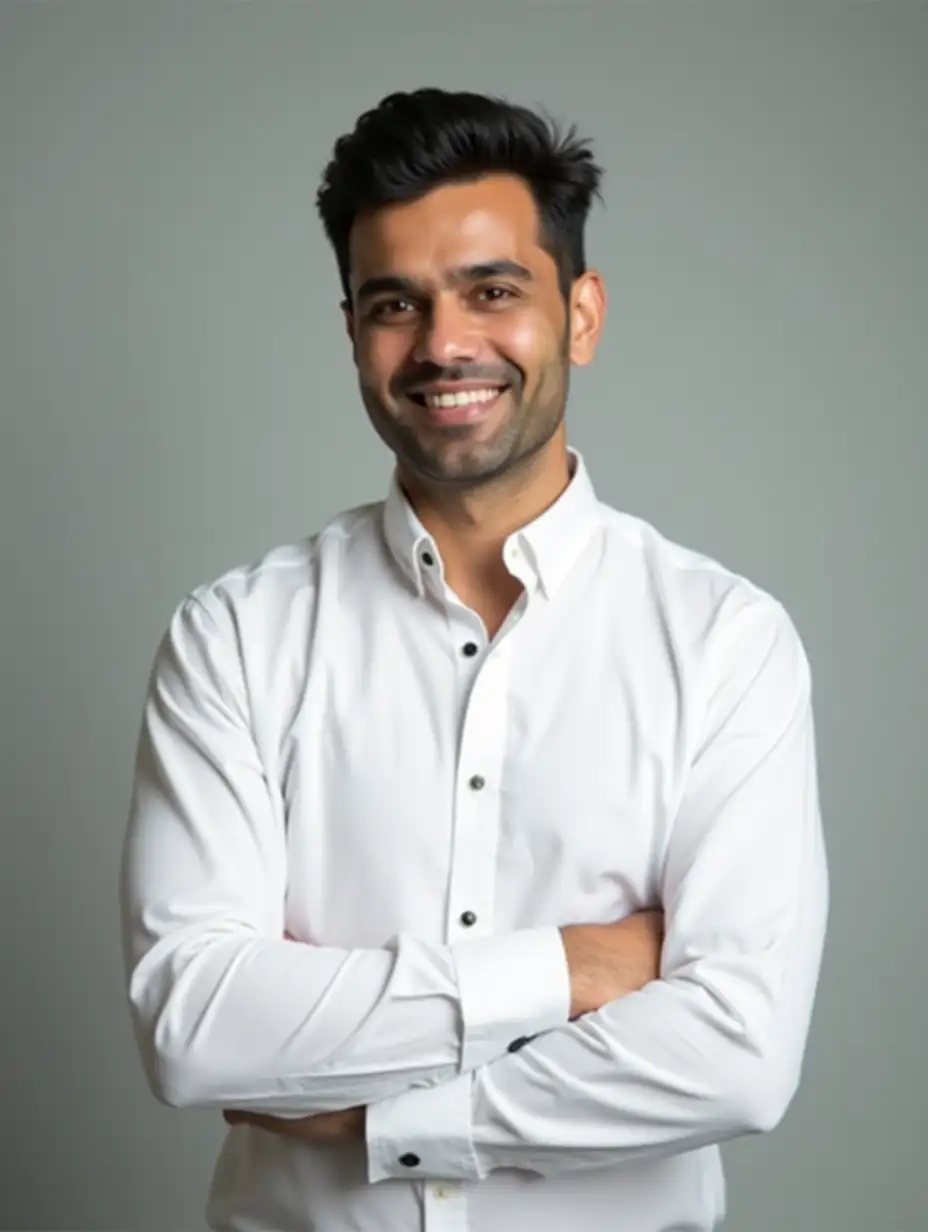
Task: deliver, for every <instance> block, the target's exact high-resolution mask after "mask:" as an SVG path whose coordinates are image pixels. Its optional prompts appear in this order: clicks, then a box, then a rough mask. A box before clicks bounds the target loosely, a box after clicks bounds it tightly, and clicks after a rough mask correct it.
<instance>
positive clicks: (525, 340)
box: [494, 313, 558, 384]
mask: <svg viewBox="0 0 928 1232" xmlns="http://www.w3.org/2000/svg"><path fill="white" fill-rule="evenodd" d="M494 340H495V343H496V346H497V348H498V349H499V351H500V353H501V354H502V355H504V356H506V357H507V358H509V359H510V360H511V361H512V362H513V363H515V364H517V365H518V366H519V367H520V368H521V369H522V371H523V373H524V374H525V379H526V383H528V384H531V383H533V381H534V380H537V379H538V377H539V376H540V375H541V373H542V371H543V370H544V369H545V367H546V366H547V365H548V364H549V363H550V361H551V359H552V358H553V357H554V356H555V355H556V354H557V352H558V340H557V338H556V336H555V334H554V332H553V330H552V327H551V322H550V321H548V319H547V318H546V317H541V318H540V317H539V316H538V315H536V314H534V313H533V314H530V315H529V314H526V315H519V316H515V315H513V316H512V317H511V318H509V319H508V320H507V321H505V322H501V323H500V328H499V329H497V330H495V331H494Z"/></svg>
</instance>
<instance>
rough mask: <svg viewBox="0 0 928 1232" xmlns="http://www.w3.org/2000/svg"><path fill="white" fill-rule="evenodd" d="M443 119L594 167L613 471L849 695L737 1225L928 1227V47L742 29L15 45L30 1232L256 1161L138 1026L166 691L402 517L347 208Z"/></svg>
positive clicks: (692, 19) (46, 21) (85, 11)
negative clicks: (149, 1056) (185, 651)
mask: <svg viewBox="0 0 928 1232" xmlns="http://www.w3.org/2000/svg"><path fill="white" fill-rule="evenodd" d="M423 84H436V85H446V86H449V87H454V88H476V89H487V90H491V91H496V92H501V93H505V94H507V95H509V96H510V97H512V98H514V99H516V100H517V101H521V102H526V103H529V104H543V105H547V106H549V107H550V108H551V109H552V110H553V111H555V112H556V113H557V114H558V115H561V116H565V117H568V118H573V119H576V120H577V121H578V122H579V124H580V127H581V129H582V131H583V132H584V133H586V134H588V135H590V136H591V137H592V138H593V139H594V141H595V143H596V149H597V152H598V155H599V157H600V159H601V161H602V162H604V163H605V166H606V168H607V171H608V175H607V180H606V184H605V189H606V195H607V207H606V208H605V209H602V208H597V210H596V212H595V213H594V216H593V218H592V221H591V225H590V230H589V253H590V258H591V261H592V262H593V263H594V264H596V265H597V266H599V268H601V269H602V271H603V272H604V274H605V277H606V280H607V284H608V287H609V289H610V292H611V309H610V314H609V318H608V322H607V327H606V332H605V337H604V341H603V343H602V346H601V350H600V354H599V356H598V358H597V361H596V363H595V365H594V366H593V368H592V369H590V370H588V371H585V372H583V373H581V374H580V375H579V376H577V377H576V379H575V382H574V385H573V389H572V397H571V404H570V408H569V416H570V423H571V440H572V442H573V443H574V444H575V445H576V446H577V447H579V448H580V449H581V450H583V451H584V453H585V455H586V456H587V459H588V462H589V465H590V469H591V472H592V475H593V478H594V481H595V482H596V484H597V487H598V489H599V492H600V495H601V496H602V497H603V499H605V500H606V501H608V502H609V503H610V504H613V505H615V506H617V507H619V508H623V509H627V510H629V511H631V512H634V513H637V514H639V515H641V516H644V517H646V518H648V519H649V520H652V521H654V522H655V523H656V524H657V525H658V526H659V527H660V528H661V529H662V530H663V531H664V532H665V533H666V534H668V535H669V536H671V537H672V538H675V539H677V540H679V541H680V542H683V543H685V544H687V545H688V546H692V547H696V548H698V549H700V550H702V551H705V552H708V553H709V554H711V555H714V556H716V557H717V558H719V559H721V560H722V561H724V562H725V563H726V564H728V565H729V566H731V567H732V568H735V569H737V570H739V571H740V572H743V573H746V574H747V575H748V576H749V577H751V578H752V579H753V580H755V581H757V582H758V583H760V584H761V585H763V586H765V587H766V588H767V589H769V590H771V591H772V592H773V593H774V594H775V595H776V596H777V597H778V598H780V599H781V600H782V601H783V602H784V603H785V604H786V606H787V608H788V610H789V611H790V613H791V614H792V616H793V618H794V620H795V622H796V624H797V625H798V627H799V629H800V632H801V634H802V636H803V638H804V641H805V643H806V647H807V649H808V652H809V656H810V659H811V662H812V667H813V676H814V684H815V691H816V707H817V719H818V734H819V757H820V775H821V792H822V802H823V808H824V813H825V821H826V827H827V838H828V844H829V853H830V860H831V869H832V878H833V911H832V923H831V931H830V937H829V943H828V947H827V950H826V958H825V967H824V972H823V977H822V982H821V991H820V996H819V1002H818V1008H817V1012H816V1017H815V1022H814V1028H813V1034H812V1039H811V1042H810V1046H809V1053H808V1060H807V1067H806V1075H805V1081H804V1085H803V1088H802V1090H801V1092H800V1094H799V1096H798V1097H797V1099H796V1101H795V1103H794V1105H793V1107H792V1110H791V1111H790V1113H789V1114H788V1116H787V1119H786V1121H785V1122H784V1123H783V1125H782V1126H781V1127H780V1128H779V1129H778V1130H777V1131H776V1132H774V1133H773V1134H772V1135H770V1136H767V1137H763V1138H756V1139H751V1140H748V1141H742V1142H739V1143H735V1144H733V1145H731V1146H729V1147H726V1148H725V1157H726V1159H727V1163H728V1174H729V1180H730V1196H731V1212H730V1219H729V1223H728V1227H729V1229H730V1230H731V1232H782V1230H783V1229H786V1228H790V1229H795V1230H796V1232H921V1230H923V1229H928V1200H926V1195H925V1172H926V1158H925V1155H926V1127H925V1109H926V1106H928V1100H926V1080H925V1072H926V1066H925V1058H924V1053H925V1037H926V1034H928V1033H926V997H925V979H924V976H925V962H924V936H925V932H926V925H928V918H926V909H925V902H924V895H923V887H924V883H925V872H924V864H925V858H926V855H928V844H926V837H925V836H926V828H928V827H926V819H925V811H924V803H923V796H922V794H921V790H920V789H919V790H917V780H918V788H920V786H921V779H922V775H921V774H919V773H917V771H918V769H920V767H919V766H918V762H919V759H923V758H924V756H925V751H924V747H923V739H922V734H923V732H924V731H925V730H926V725H928V710H926V703H925V689H924V685H925V678H926V662H925V654H924V641H923V636H922V628H921V623H922V619H923V612H924V605H925V598H926V595H925V587H924V576H923V559H924V532H925V529H926V503H925V497H924V494H923V490H922V487H921V484H920V482H919V480H920V478H921V468H922V466H923V464H924V462H925V460H926V457H928V450H926V444H928V441H926V428H925V418H924V398H925V389H926V387H928V363H926V351H928V346H926V343H928V320H926V316H928V313H926V303H928V295H926V287H928V243H926V237H925V227H926V219H928V158H926V154H928V7H925V6H923V5H920V4H908V5H907V4H897V3H889V2H887V3H862V4H857V5H855V4H850V3H848V4H838V5H832V4H829V5H824V4H823V5H805V6H787V5H781V4H770V5H767V6H765V7H763V8H762V9H761V8H758V7H756V6H754V5H751V6H747V5H744V4H741V5H735V4H730V5H727V6H721V5H719V4H713V5H709V4H706V3H701V2H699V0H690V2H688V3H651V4H647V5H645V4H636V5H623V4H618V3H614V2H613V3H607V2H606V0H603V2H602V3H600V4H597V5H595V6H594V5H585V4H583V3H577V2H576V0H574V2H573V3H572V4H570V5H568V4H566V3H565V4H562V5H561V4H558V5H555V4H553V3H552V4H548V3H544V2H538V3H530V2H529V0H521V2H519V0H508V2H507V0H493V3H492V4H480V3H477V2H474V0H469V2H468V3H467V4H466V5H451V4H450V3H449V4H447V5H442V4H439V3H435V2H434V0H431V2H429V3H413V2H411V0H389V2H387V0H377V2H376V3H359V2H355V0H343V2H342V3H341V4H339V5H336V6H333V7H332V8H330V7H329V6H328V5H323V4H319V5H318V6H314V5H311V4H308V3H306V4H298V3H277V2H274V0H266V2H251V3H247V2H235V0H225V2H220V3H216V2H213V3H207V2H205V0H199V2H197V3H183V4H181V3H161V2H158V3H155V2H150V3H145V4H140V3H100V2H95V0H87V2H83V0H72V2H67V0H58V2H48V3H38V2H33V3H29V2H23V3H18V2H16V3H11V2H9V0H7V2H5V3H2V2H0V413H2V435H0V547H2V559H0V588H2V591H0V598H2V604H0V673H2V675H0V679H2V689H3V707H2V712H0V713H2V718H0V722H2V730H0V775H2V797H0V800H2V820H3V826H2V852H0V858H2V868H3V872H4V886H5V888H4V891H3V895H2V907H3V916H2V921H0V929H2V935H3V938H4V945H3V972H2V982H0V989H2V993H0V996H2V1010H0V1032H2V1039H0V1046H2V1065H3V1088H4V1092H3V1108H2V1121H3V1137H4V1140H5V1142H6V1144H7V1145H6V1146H5V1148H4V1149H3V1151H2V1154H0V1167H2V1170H3V1174H2V1186H0V1192H2V1217H0V1226H3V1227H4V1228H21V1229H40V1228H41V1229H63V1228H69V1229H101V1230H102V1229H114V1228H132V1229H136V1230H138V1232H168V1230H170V1232H174V1230H175V1229H197V1228H201V1227H202V1214H201V1213H202V1209H203V1203H204V1198H205V1193H206V1186H207V1181H208V1177H209V1173H210V1169H211V1167H212V1161H213V1156H214V1152H215V1151H216V1149H217V1146H218V1143H219V1140H220V1136H221V1133H222V1127H221V1125H220V1122H219V1118H218V1115H217V1114H212V1113H199V1112H178V1111H174V1110H169V1109H166V1108H163V1107H161V1106H160V1105H158V1104H157V1103H156V1102H155V1101H154V1099H153V1098H152V1097H151V1095H149V1093H148V1091H147V1089H146V1088H145V1086H144V1083H143V1080H142V1076H141V1070H140V1066H139V1063H138V1061H137V1058H136V1055H135V1053H134V1050H133V1045H132V1042H131V1038H130V1032H129V1024H128V1016H127V1013H126V1010H125V1006H124V1000H123V992H122V984H121V971H120V958H119V948H118V934H117V910H116V882H117V859H118V849H119V843H120V840H121V837H122V830H123V826H124V823H125V815H126V808H127V803H128V793H129V786H130V774H131V762H132V754H133V750H134V741H135V733H136V729H137V724H138V720H139V715H140V709H141V702H142V696H143V690H144V686H145V681H146V676H147V673H148V668H149V665H150V662H151V657H152V654H153V652H154V648H155V644H156V642H157V639H158V637H159V636H160V633H161V631H162V629H163V627H164V625H165V623H166V621H167V619H168V617H169V615H170V613H171V611H172V609H173V607H174V605H175V604H176V603H177V602H178V600H179V599H180V598H181V597H182V596H183V595H184V594H185V593H186V591H187V590H188V589H189V588H190V587H192V586H193V585H195V584H197V583H198V582H201V581H205V580H208V579H211V578H213V577H215V576H216V575H217V574H219V573H220V572H222V571H223V570H225V569H226V568H228V567H230V566H231V565H233V564H237V563H241V562H244V561H247V560H251V559H253V558H254V557H255V556H257V555H259V554H260V553H262V552H263V551H264V550H265V549H266V548H268V547H270V546H271V545H273V544H276V543H281V542H285V541H289V540H291V539H295V538H298V537H300V536H302V535H303V534H306V533H308V532H309V531H310V530H313V529H316V528H318V527H320V526H321V525H322V524H323V522H324V521H325V520H326V519H327V518H329V517H331V516H332V515H333V514H334V513H336V512H338V511H339V510H340V509H343V508H346V507H347V506H349V505H353V504H357V503H361V502H363V501H368V500H372V499H378V498H379V497H380V496H382V495H383V493H384V491H385V489H386V484H387V480H388V477H389V469H390V461H391V459H390V456H389V455H388V454H387V453H386V452H385V450H384V448H383V446H382V445H381V444H380V442H379V441H378V440H377V438H376V437H375V436H374V433H373V431H372V429H370V428H369V426H368V423H367V420H366V418H365V416H364V412H363V410H362V408H361V406H360V402H359V399H358V397H357V394H356V388H355V383H354V373H353V369H352V366H351V362H350V355H349V350H348V345H347V341H346V340H345V338H344V335H343V333H342V326H341V321H340V318H339V314H338V311H337V308H336V304H337V300H338V297H339V289H338V285H337V281H336V275H335V265H334V262H333V260H332V257H331V255H330V253H329V251H328V250H327V248H326V244H325V241H324V238H323V235H322V232H321V229H320V227H319V225H318V223H317V221H316V219H315V215H314V205H313V195H314V192H315V189H316V185H317V179H318V176H319V173H320V171H321V169H322V166H323V164H324V162H325V161H326V160H327V158H328V155H329V152H330V148H331V144H332V142H333V141H334V139H335V137H336V136H337V135H338V134H340V133H341V132H343V131H345V130H346V129H347V128H349V127H350V126H351V125H352V124H353V122H354V120H355V118H356V116H357V114H358V113H359V112H360V111H361V110H363V109H365V108H366V107H369V106H372V105H373V104H375V103H376V102H377V101H378V100H379V98H380V97H381V96H382V95H383V94H385V93H386V92H388V91H390V90H393V89H403V88H410V87H414V86H417V85H423ZM626 1232H641V1230H638V1229H634V1230H632V1229H628V1230H626Z"/></svg>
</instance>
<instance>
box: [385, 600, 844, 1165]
mask: <svg viewBox="0 0 928 1232" xmlns="http://www.w3.org/2000/svg"><path fill="white" fill-rule="evenodd" d="M715 654H716V656H717V659H716V670H715V671H714V672H713V676H712V679H713V681H714V683H713V686H712V689H711V692H710V693H709V695H708V696H707V697H706V705H705V717H704V722H703V725H702V735H701V738H700V742H699V745H700V747H699V748H698V749H697V750H696V752H695V754H694V756H693V758H692V759H691V768H690V771H689V775H688V779H687V783H686V788H685V792H684V796H683V799H682V801H681V804H680V806H679V809H678V811H677V814H676V816H675V818H674V823H673V829H672V834H671V837H670V840H669V844H668V847H667V850H666V853H665V861H664V868H663V886H662V898H663V906H664V911H665V930H666V931H665V938H664V947H663V952H662V968H661V979H660V980H658V981H655V982H652V983H650V984H648V985H647V986H646V987H645V988H643V989H642V990H641V991H639V992H634V993H632V994H631V995H629V996H625V997H623V998H621V999H620V1000H616V1001H612V1002H609V1003H608V1004H606V1005H604V1006H603V1007H602V1008H601V1009H600V1010H598V1011H596V1012H594V1013H591V1014H587V1015H584V1016H583V1017H581V1018H580V1019H578V1020H577V1021H576V1022H573V1023H571V1024H570V1025H567V1026H562V1027H560V1028H558V1029H556V1030H550V1031H547V1032H545V1033H543V1034H541V1035H540V1036H539V1037H538V1038H537V1039H535V1040H533V1041H532V1042H530V1043H529V1044H528V1045H527V1046H526V1047H524V1048H523V1049H521V1050H520V1051H519V1052H517V1053H514V1054H512V1055H507V1056H503V1057H501V1058H499V1059H496V1060H494V1061H492V1062H490V1063H488V1064H487V1065H486V1066H484V1067H482V1068H480V1069H479V1070H478V1071H477V1072H476V1073H471V1074H466V1075H463V1076H461V1077H458V1078H454V1079H452V1080H450V1081H448V1082H445V1083H442V1084H441V1085H438V1086H434V1087H432V1088H430V1089H429V1090H424V1091H418V1090H416V1091H410V1092H408V1093H406V1094H402V1095H398V1096H396V1097H393V1098H390V1099H388V1100H385V1101H381V1102H380V1103H378V1104H376V1105H374V1106H372V1107H370V1108H368V1110H367V1123H366V1136H367V1145H368V1157H369V1179H370V1180H371V1181H378V1180H381V1179H383V1178H385V1177H390V1176H406V1177H429V1178H435V1179H466V1180H477V1179H482V1178H483V1177H485V1176H486V1175H487V1174H488V1173H489V1172H491V1171H493V1170H494V1169H497V1168H522V1169H528V1170H530V1171H534V1172H537V1173H540V1174H541V1175H543V1176H551V1175H556V1174H558V1173H566V1172H569V1171H573V1170H577V1169H584V1168H596V1167H604V1166H612V1165H615V1164H618V1163H620V1162H622V1161H627V1160H635V1159H642V1158H647V1157H650V1158H657V1157H661V1156H668V1155H673V1154H676V1153H678V1152H682V1151H688V1150H693V1149H695V1148H698V1147H701V1146H705V1145H708V1144H710V1143H718V1142H722V1141H725V1140H726V1139H730V1138H733V1137H736V1136H738V1135H742V1134H748V1133H754V1132H760V1131H763V1130H768V1129H771V1128H772V1127H773V1126H774V1125H776V1124H777V1123H778V1122H779V1120H780V1119H781V1118H782V1116H783V1114H784V1112H785V1111H786V1108H787V1106H788V1105H789V1103H790V1101H791V1099H792V1096H793V1093H794V1091H795V1089H796V1086H797V1084H798V1081H799V1077H800V1070H801V1066H802V1059H803V1055H804V1050H805V1042H806V1036H807V1032H808V1027H809V1023H810V1018H811V1013H812V1007H813V998H814V993H815V988H816V984H817V980H818V972H819V964H820V960H821V952H822V946H823V940H824V933H825V923H826V916H827V901H828V877H827V870H826V861H825V851H824V843H823V837H822V828H821V820H820V812H819V801H818V789H817V778H816V759H815V742H814V734H813V720H812V709H811V683H810V677H809V669H808V663H807V660H806V657H805V654H804V651H803V648H802V645H801V643H800V641H799V637H798V635H797V634H796V632H795V630H794V628H793V626H792V624H791V622H790V620H789V618H788V616H787V614H786V613H785V612H784V610H783V609H782V607H781V606H780V605H779V604H776V603H774V602H773V601H771V600H769V599H767V600H764V601H757V602H755V603H754V604H752V605H751V606H750V607H748V608H747V609H745V610H743V611H742V612H740V613H738V614H737V615H735V616H734V617H733V618H732V619H730V620H728V621H726V626H725V628H724V630H720V631H719V632H718V633H717V634H716V645H715ZM401 1159H405V1161H406V1162H405V1163H403V1162H401ZM414 1161H418V1162H414Z"/></svg>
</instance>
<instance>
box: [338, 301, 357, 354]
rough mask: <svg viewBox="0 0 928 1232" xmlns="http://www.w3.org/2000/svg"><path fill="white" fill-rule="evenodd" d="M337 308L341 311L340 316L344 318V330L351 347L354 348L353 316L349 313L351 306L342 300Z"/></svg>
mask: <svg viewBox="0 0 928 1232" xmlns="http://www.w3.org/2000/svg"><path fill="white" fill-rule="evenodd" d="M339 307H340V308H341V310H342V316H343V317H344V318H345V330H346V332H347V334H348V337H349V338H350V339H351V345H352V346H354V316H353V315H352V312H351V304H349V302H348V301H347V300H346V299H343V300H342V302H341V304H340V305H339Z"/></svg>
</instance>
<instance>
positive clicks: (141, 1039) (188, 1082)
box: [133, 1012, 233, 1108]
mask: <svg viewBox="0 0 928 1232" xmlns="http://www.w3.org/2000/svg"><path fill="white" fill-rule="evenodd" d="M133 1028H134V1031H135V1038H136V1043H137V1045H138V1051H139V1055H140V1057H141V1061H142V1069H143V1072H144V1075H145V1081H146V1083H147V1084H148V1089H149V1090H150V1091H151V1093H152V1095H153V1096H154V1097H155V1099H156V1100H157V1101H158V1102H159V1103H160V1104H164V1105H165V1106H166V1107H168V1108H221V1107H225V1106H226V1104H227V1101H224V1100H223V1099H222V1098H221V1094H222V1092H223V1091H224V1090H229V1089H230V1086H232V1085H233V1084H232V1083H231V1081H230V1079H231V1075H229V1074H222V1073H219V1072H218V1070H217V1069H216V1067H215V1065H213V1066H207V1065H206V1064H204V1059H203V1054H204V1050H203V1049H202V1048H199V1047H194V1045H193V1043H192V1042H190V1041H185V1040H184V1039H183V1038H182V1036H181V1035H180V1034H179V1033H178V1032H177V1031H176V1030H175V1029H172V1028H171V1026H170V1025H169V1019H168V1016H167V1015H166V1014H165V1013H164V1012H162V1013H161V1014H158V1015H156V1016H155V1017H154V1018H153V1019H152V1020H151V1021H145V1020H144V1019H143V1018H142V1017H141V1016H140V1015H138V1014H137V1013H136V1014H134V1015H133ZM209 1051H211V1052H213V1053H215V1049H210V1050H209Z"/></svg>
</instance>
